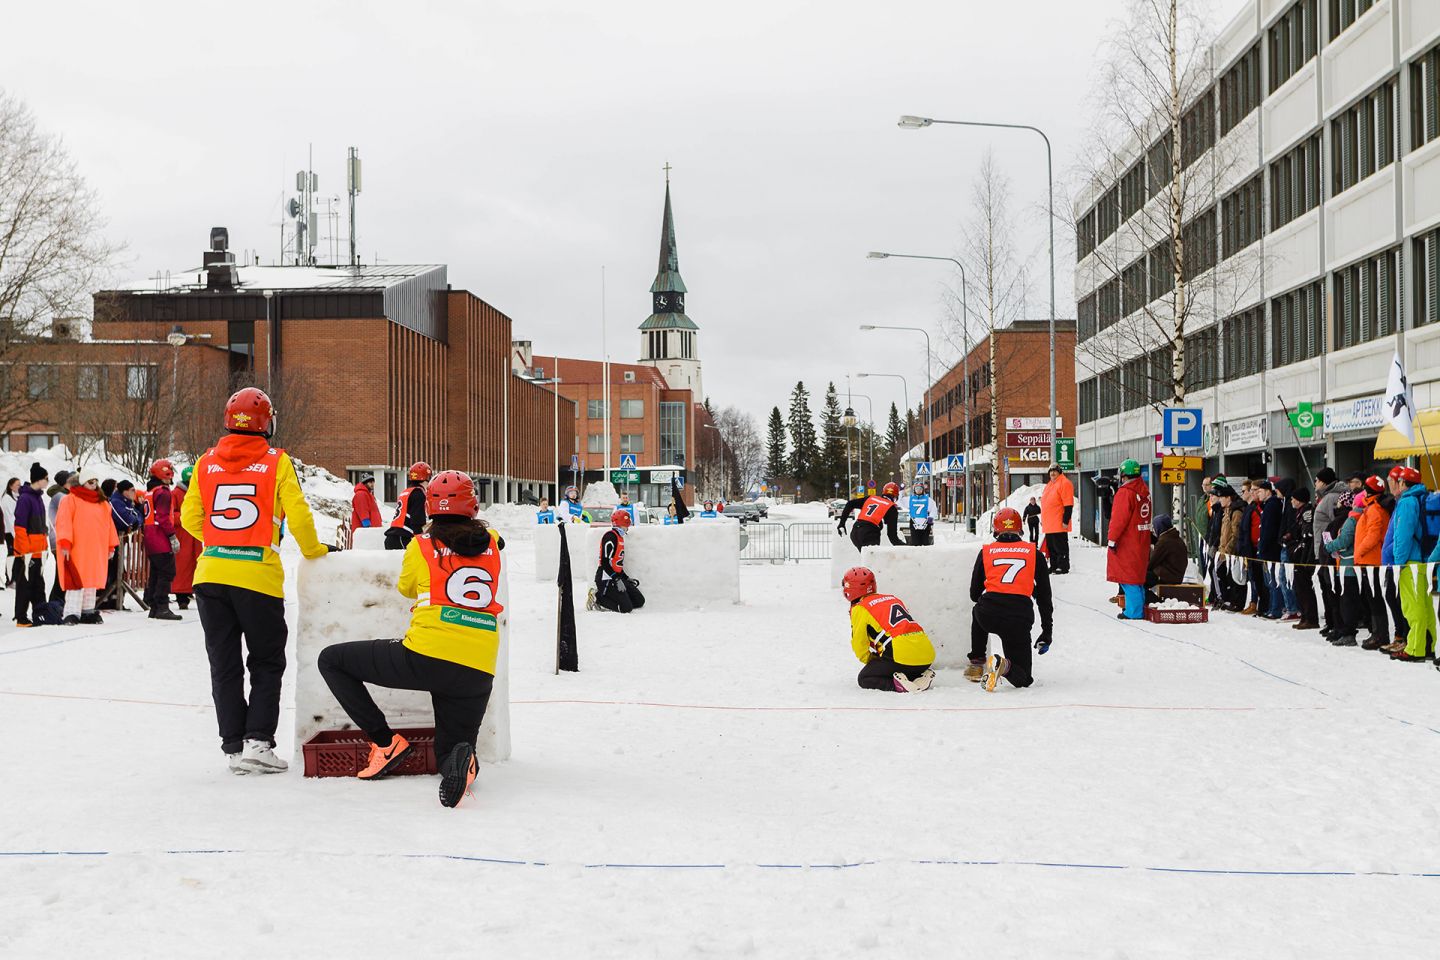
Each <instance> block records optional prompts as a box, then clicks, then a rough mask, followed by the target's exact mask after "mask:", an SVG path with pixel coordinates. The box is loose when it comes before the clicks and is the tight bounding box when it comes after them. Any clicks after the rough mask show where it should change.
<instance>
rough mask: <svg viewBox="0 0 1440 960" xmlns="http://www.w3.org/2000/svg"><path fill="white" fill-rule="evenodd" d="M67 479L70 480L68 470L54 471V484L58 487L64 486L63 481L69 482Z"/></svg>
mask: <svg viewBox="0 0 1440 960" xmlns="http://www.w3.org/2000/svg"><path fill="white" fill-rule="evenodd" d="M69 479H70V471H69V470H56V471H55V482H56V483H57V484H59V485H60V486H62V487H63V486H65V481H66V480H69Z"/></svg>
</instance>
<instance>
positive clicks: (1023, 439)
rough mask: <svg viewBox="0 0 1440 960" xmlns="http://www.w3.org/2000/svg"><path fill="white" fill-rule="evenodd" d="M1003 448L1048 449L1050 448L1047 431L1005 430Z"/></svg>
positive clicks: (1048, 432)
mask: <svg viewBox="0 0 1440 960" xmlns="http://www.w3.org/2000/svg"><path fill="white" fill-rule="evenodd" d="M1005 446H1007V447H1048V446H1050V431H1049V430H1006V431H1005Z"/></svg>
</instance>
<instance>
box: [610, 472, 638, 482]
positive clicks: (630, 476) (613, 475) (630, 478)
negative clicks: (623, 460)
mask: <svg viewBox="0 0 1440 960" xmlns="http://www.w3.org/2000/svg"><path fill="white" fill-rule="evenodd" d="M610 482H611V483H639V482H640V471H638V470H611V471H610Z"/></svg>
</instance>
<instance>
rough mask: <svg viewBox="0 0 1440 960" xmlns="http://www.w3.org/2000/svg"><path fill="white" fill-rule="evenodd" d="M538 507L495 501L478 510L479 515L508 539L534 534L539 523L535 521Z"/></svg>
mask: <svg viewBox="0 0 1440 960" xmlns="http://www.w3.org/2000/svg"><path fill="white" fill-rule="evenodd" d="M539 509H540V508H539V507H537V506H535V505H534V504H528V503H496V504H492V505H491V506H488V507H486V508H485V509H484V510H481V511H480V516H481V518H482V519H484V521H485V522H486V523H488V524H490V526H492V527H494V528H495V529H496V530H499V531H500V535H501V536H503V537H504V538H505V539H506V540H507V541H509V540H528V539H530V538H531V537H533V536H535V530H536V528H537V527H539V526H540V524H537V523H536V522H535V514H536V513H537V512H539Z"/></svg>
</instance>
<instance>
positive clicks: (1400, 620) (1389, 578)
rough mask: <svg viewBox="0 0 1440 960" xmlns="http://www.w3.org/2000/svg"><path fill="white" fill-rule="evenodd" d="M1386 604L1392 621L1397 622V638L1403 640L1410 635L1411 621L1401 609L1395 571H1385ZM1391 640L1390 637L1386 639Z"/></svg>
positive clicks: (1387, 569)
mask: <svg viewBox="0 0 1440 960" xmlns="http://www.w3.org/2000/svg"><path fill="white" fill-rule="evenodd" d="M1385 603H1386V604H1387V605H1388V606H1389V607H1390V619H1392V620H1394V621H1395V636H1396V638H1397V639H1403V638H1405V637H1408V636H1409V635H1410V621H1409V620H1407V619H1405V614H1404V613H1403V612H1402V611H1401V609H1400V591H1399V590H1398V589H1397V584H1396V583H1395V571H1394V570H1391V569H1389V568H1388V567H1387V568H1386V570H1385ZM1386 639H1387V640H1388V639H1389V638H1388V637H1387V638H1386Z"/></svg>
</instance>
